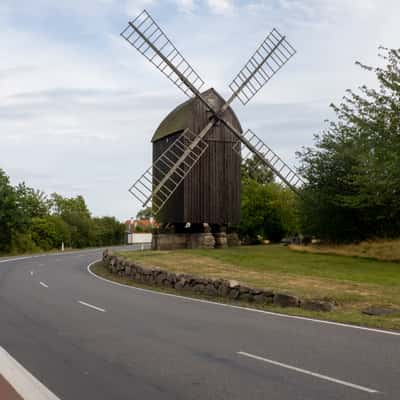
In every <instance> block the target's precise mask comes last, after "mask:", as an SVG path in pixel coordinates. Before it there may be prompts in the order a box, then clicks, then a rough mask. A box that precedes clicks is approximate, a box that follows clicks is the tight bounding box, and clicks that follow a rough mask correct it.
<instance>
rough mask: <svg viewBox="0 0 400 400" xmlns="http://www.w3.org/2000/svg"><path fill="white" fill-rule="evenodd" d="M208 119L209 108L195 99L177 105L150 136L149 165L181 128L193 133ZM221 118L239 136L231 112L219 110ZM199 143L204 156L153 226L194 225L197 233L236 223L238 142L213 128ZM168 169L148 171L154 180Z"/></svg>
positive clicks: (213, 98)
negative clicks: (158, 224) (204, 224)
mask: <svg viewBox="0 0 400 400" xmlns="http://www.w3.org/2000/svg"><path fill="white" fill-rule="evenodd" d="M202 95H203V96H204V97H205V98H206V99H207V100H208V101H209V102H210V103H211V104H214V105H215V106H216V107H220V106H222V105H223V104H224V103H225V100H223V99H222V97H221V96H220V95H219V94H218V93H217V92H216V91H215V90H214V89H209V90H207V91H206V92H204V93H202ZM210 117H211V113H210V112H209V110H207V108H206V107H205V105H204V104H203V103H202V102H201V101H199V99H197V98H193V99H190V100H188V101H186V102H185V103H183V104H181V105H179V106H178V107H177V108H176V109H175V110H173V111H172V112H171V113H170V114H169V115H168V116H167V117H166V118H165V119H164V120H163V121H162V122H161V124H160V126H159V127H158V129H157V130H156V132H155V134H154V136H153V139H152V142H153V162H155V161H156V160H157V159H158V158H159V157H160V156H161V155H162V154H163V153H164V152H165V151H166V149H167V148H168V147H169V146H171V144H172V145H173V143H174V141H176V140H177V138H179V136H180V134H181V133H182V132H183V131H184V130H185V129H190V130H191V131H192V132H199V131H201V129H202V128H203V127H204V126H205V125H206V124H207V123H208V121H209V119H210ZM224 118H225V119H226V120H228V121H229V122H230V123H231V124H232V125H233V126H235V128H236V129H237V130H238V131H240V132H242V128H241V126H240V123H239V120H238V118H237V117H236V115H235V113H234V112H233V110H232V109H231V108H229V109H228V110H227V111H226V112H225V114H224ZM203 140H204V141H205V142H206V143H207V145H208V146H207V149H206V150H205V152H204V154H203V155H202V157H201V158H200V160H199V161H198V162H197V163H196V164H195V165H194V166H193V168H192V169H191V170H190V172H189V173H188V174H187V176H186V178H185V179H184V180H183V181H182V182H181V183H180V184H179V186H178V187H177V188H176V190H175V191H174V193H173V194H172V196H171V197H170V198H169V199H168V201H167V202H166V204H165V205H164V206H163V207H162V209H161V210H160V211H159V213H158V215H157V221H158V222H159V223H161V224H168V225H170V226H171V225H173V226H174V227H175V228H176V230H179V231H182V229H179V227H181V226H182V225H187V223H188V222H189V223H190V224H191V225H193V226H198V230H200V231H201V230H202V229H201V225H202V224H203V223H207V224H208V225H210V226H213V229H214V230H219V229H218V227H225V226H228V225H232V224H238V223H239V222H240V193H241V183H240V165H241V157H240V154H239V153H238V152H237V151H235V147H236V146H237V145H238V144H239V140H238V139H237V137H236V136H235V135H233V134H232V132H231V131H230V130H229V129H228V128H227V127H226V126H225V125H224V124H215V125H214V126H213V127H212V128H211V129H210V130H209V131H208V133H207V134H206V136H205V137H204V139H203ZM176 152H177V153H178V152H179V149H176ZM169 169H170V168H169V166H168V165H162V169H161V171H157V170H156V171H153V177H154V178H153V179H155V180H156V181H157V180H160V178H161V175H165V174H166V173H168V171H169ZM153 184H154V183H153ZM193 230H194V228H193V227H192V231H193Z"/></svg>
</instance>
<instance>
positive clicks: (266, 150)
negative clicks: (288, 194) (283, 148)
mask: <svg viewBox="0 0 400 400" xmlns="http://www.w3.org/2000/svg"><path fill="white" fill-rule="evenodd" d="M243 137H244V138H246V139H247V141H248V142H249V143H251V144H252V145H253V149H250V148H249V147H247V146H246V144H245V143H244V142H238V143H236V144H235V145H234V146H233V149H234V150H235V151H236V152H237V153H238V154H239V155H240V156H241V158H242V162H244V161H246V160H247V159H249V158H250V157H253V156H254V155H256V161H257V162H258V164H261V163H262V161H263V160H262V159H261V157H262V158H263V159H264V162H263V164H264V165H266V166H267V167H269V168H270V169H271V170H272V171H273V172H274V173H275V174H276V175H277V176H278V178H279V179H280V180H281V181H282V182H284V183H286V185H288V186H289V187H290V188H291V189H292V190H293V191H296V192H297V191H298V190H299V188H300V187H301V186H302V185H303V184H304V181H303V180H302V179H301V177H300V176H299V175H297V173H296V172H295V171H294V170H293V169H292V168H291V167H290V166H289V165H288V164H287V163H286V162H285V161H283V160H282V159H281V158H280V157H279V156H278V154H276V153H275V152H274V151H273V150H272V149H271V148H270V147H269V146H268V145H267V144H265V143H264V142H263V140H262V139H261V138H259V137H258V136H257V135H256V134H255V133H254V132H253V131H252V130H251V129H248V130H247V131H246V132H245V133H244V134H243ZM254 149H255V150H256V151H257V153H255V152H254Z"/></svg>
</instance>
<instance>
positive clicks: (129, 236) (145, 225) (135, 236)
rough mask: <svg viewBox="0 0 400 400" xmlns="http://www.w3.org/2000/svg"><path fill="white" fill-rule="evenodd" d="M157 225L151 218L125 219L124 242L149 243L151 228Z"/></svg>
mask: <svg viewBox="0 0 400 400" xmlns="http://www.w3.org/2000/svg"><path fill="white" fill-rule="evenodd" d="M156 226H157V224H156V222H155V221H154V219H153V218H150V219H136V220H134V219H128V220H127V221H125V227H126V229H125V232H126V234H125V242H126V244H137V243H151V240H152V233H151V232H152V230H153V228H155V227H156Z"/></svg>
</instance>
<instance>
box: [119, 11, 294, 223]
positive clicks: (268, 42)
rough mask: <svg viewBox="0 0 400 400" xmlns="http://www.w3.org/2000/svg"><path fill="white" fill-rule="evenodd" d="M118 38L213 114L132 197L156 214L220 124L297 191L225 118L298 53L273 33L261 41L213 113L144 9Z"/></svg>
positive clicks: (266, 153)
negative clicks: (226, 99) (235, 104)
mask: <svg viewBox="0 0 400 400" xmlns="http://www.w3.org/2000/svg"><path fill="white" fill-rule="evenodd" d="M121 36H122V37H123V38H124V39H125V40H127V41H128V42H129V43H130V44H131V45H132V46H133V47H135V48H136V49H137V50H138V51H139V52H140V53H141V54H143V55H144V56H145V57H146V58H147V59H148V60H149V61H150V62H151V63H152V64H153V65H155V66H156V67H157V68H158V69H159V70H160V71H161V72H162V73H163V74H164V75H165V76H166V77H167V78H168V79H169V80H170V81H172V82H173V83H174V84H175V85H176V86H177V87H178V88H179V89H180V90H181V91H183V92H184V93H185V94H186V95H187V96H189V97H192V95H195V96H196V97H198V98H199V99H200V101H201V102H202V103H203V104H204V105H205V106H206V107H207V109H208V110H209V111H211V112H212V114H213V118H211V119H210V120H209V122H208V123H207V124H206V125H205V126H204V127H203V129H202V130H201V131H200V132H196V133H193V132H191V131H190V130H188V129H186V130H185V131H184V132H183V133H182V135H181V136H180V137H179V138H178V139H177V140H176V141H175V142H174V143H173V144H172V145H171V146H170V147H168V148H167V150H166V151H165V152H164V153H163V154H162V155H161V156H160V157H159V158H158V159H157V160H156V161H155V162H154V163H153V165H152V166H151V167H150V168H149V169H148V170H146V171H145V173H144V174H143V175H142V176H141V177H140V178H139V179H138V180H137V181H136V182H135V183H134V184H133V185H132V187H131V188H130V192H131V193H132V194H133V195H134V196H135V197H136V198H137V199H138V200H139V201H141V202H142V203H143V205H146V204H148V203H149V202H150V201H152V206H153V212H154V214H155V215H156V214H157V213H158V212H159V211H160V210H161V208H162V207H163V206H164V205H165V204H166V202H167V201H168V199H170V197H171V196H172V195H173V193H174V192H175V191H176V189H177V188H178V187H179V185H180V184H181V183H182V181H183V180H184V179H185V177H186V176H187V174H188V173H189V172H190V170H191V169H192V168H193V167H194V166H195V165H196V163H197V162H198V161H199V160H200V158H201V156H202V155H203V153H204V152H205V151H206V149H207V147H208V144H207V142H205V141H204V138H205V137H206V135H207V133H208V132H209V131H210V130H211V129H212V128H213V126H214V125H215V124H216V123H217V122H218V121H220V122H222V123H223V124H224V125H225V126H226V127H227V128H228V129H229V130H230V131H231V132H232V133H233V134H234V135H235V136H236V137H237V138H238V139H239V140H240V141H241V142H242V143H243V144H244V146H245V147H246V148H247V149H248V150H249V151H251V152H252V153H254V154H256V156H257V158H258V159H259V160H260V161H261V162H263V163H264V164H265V165H267V166H268V167H269V168H271V169H272V170H273V171H274V172H275V173H276V175H277V176H278V177H279V178H280V179H281V180H282V181H283V182H285V183H286V184H287V185H288V186H289V187H290V188H292V189H293V190H294V191H296V192H298V186H299V185H301V183H302V181H301V178H300V177H299V176H298V175H297V174H296V173H295V172H294V171H293V170H292V169H291V168H290V167H289V166H288V165H287V164H286V163H284V162H283V161H282V160H281V158H280V157H278V156H277V155H276V153H274V152H273V151H272V150H271V149H270V148H269V147H268V146H267V145H266V144H265V143H264V142H262V141H261V139H260V138H258V137H257V136H256V135H255V134H254V133H253V132H251V131H247V132H246V133H245V134H242V133H241V132H239V131H238V130H237V129H236V128H235V127H234V126H233V125H232V124H231V123H230V122H229V121H227V120H225V119H224V113H225V111H226V110H227V109H228V108H229V106H230V104H231V103H232V102H233V101H234V99H235V98H236V97H238V98H239V99H240V101H241V102H242V103H243V104H247V103H248V102H249V101H250V100H251V99H252V98H253V97H254V96H255V95H256V94H257V93H258V91H259V90H261V88H262V87H263V86H264V85H265V84H266V83H267V82H268V81H269V80H270V79H271V78H272V77H273V76H274V75H275V74H276V73H277V72H278V71H279V70H280V69H281V68H282V67H283V65H285V64H286V63H287V62H288V60H289V59H290V58H291V57H292V56H293V55H294V54H295V53H296V50H295V49H294V48H293V47H292V46H291V45H290V44H289V43H288V41H287V40H286V37H285V36H282V35H281V34H280V33H279V32H278V31H277V30H276V29H273V30H272V31H271V32H270V34H269V35H268V36H267V38H266V39H265V40H264V41H263V42H262V44H261V45H260V47H259V48H258V49H257V50H256V52H255V53H254V54H253V56H252V57H251V58H250V60H249V61H248V62H247V64H246V65H245V66H244V67H243V68H242V70H241V71H240V72H239V74H238V75H237V76H236V77H235V79H234V80H233V81H232V83H231V84H230V88H231V90H232V92H233V94H232V96H231V97H230V98H229V100H228V101H226V102H225V104H224V105H223V106H222V107H220V108H219V109H215V108H214V106H213V105H212V104H209V102H208V100H207V99H206V98H204V96H202V94H201V93H200V89H201V87H202V86H203V84H204V81H203V80H202V79H201V78H200V76H199V75H198V74H197V72H196V71H195V70H194V69H193V68H192V67H191V65H190V64H189V63H188V62H187V61H186V59H185V58H184V57H183V56H182V54H181V53H180V52H179V51H178V50H177V48H176V47H175V46H174V44H173V43H172V42H171V41H170V39H169V38H168V37H167V36H166V35H165V33H164V32H163V31H162V29H161V28H160V27H159V26H158V25H157V23H156V22H155V21H154V19H153V18H152V17H151V16H150V15H149V13H148V12H147V11H146V10H144V11H143V12H142V13H141V14H140V15H139V16H138V17H137V18H135V19H134V20H132V21H131V22H129V24H128V26H127V27H126V28H125V29H124V31H123V32H122V33H121Z"/></svg>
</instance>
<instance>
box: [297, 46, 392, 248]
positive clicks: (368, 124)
mask: <svg viewBox="0 0 400 400" xmlns="http://www.w3.org/2000/svg"><path fill="white" fill-rule="evenodd" d="M382 50H383V54H382V55H381V56H382V58H383V59H384V61H385V63H386V65H385V66H384V67H383V68H380V67H378V68H371V67H367V66H365V65H362V64H361V63H358V65H360V66H361V67H362V68H363V69H364V70H367V71H372V72H374V73H375V75H376V77H377V81H378V88H377V89H371V88H368V87H367V86H362V87H361V88H360V90H359V92H353V91H351V90H348V91H347V93H346V95H345V96H344V97H343V101H342V103H341V104H340V105H338V106H336V105H334V104H332V105H331V107H332V109H333V110H334V112H335V113H336V115H337V120H336V121H334V122H330V123H329V125H328V128H327V129H326V130H325V131H324V132H322V134H321V135H317V136H316V137H315V140H316V146H315V148H305V149H304V150H303V151H302V152H301V153H299V156H300V158H301V161H302V168H301V171H302V173H303V175H304V176H305V178H306V180H307V181H308V184H307V185H306V187H305V189H304V196H303V198H304V201H303V202H302V205H301V207H302V211H303V218H302V219H303V226H304V228H305V229H307V230H308V231H309V232H310V233H313V234H316V235H318V236H320V237H321V238H323V239H328V240H332V241H353V240H361V239H365V238H368V237H373V236H388V235H389V236H395V235H399V234H400V175H399V173H398V171H399V170H400V157H399V154H400V50H388V49H382Z"/></svg>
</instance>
